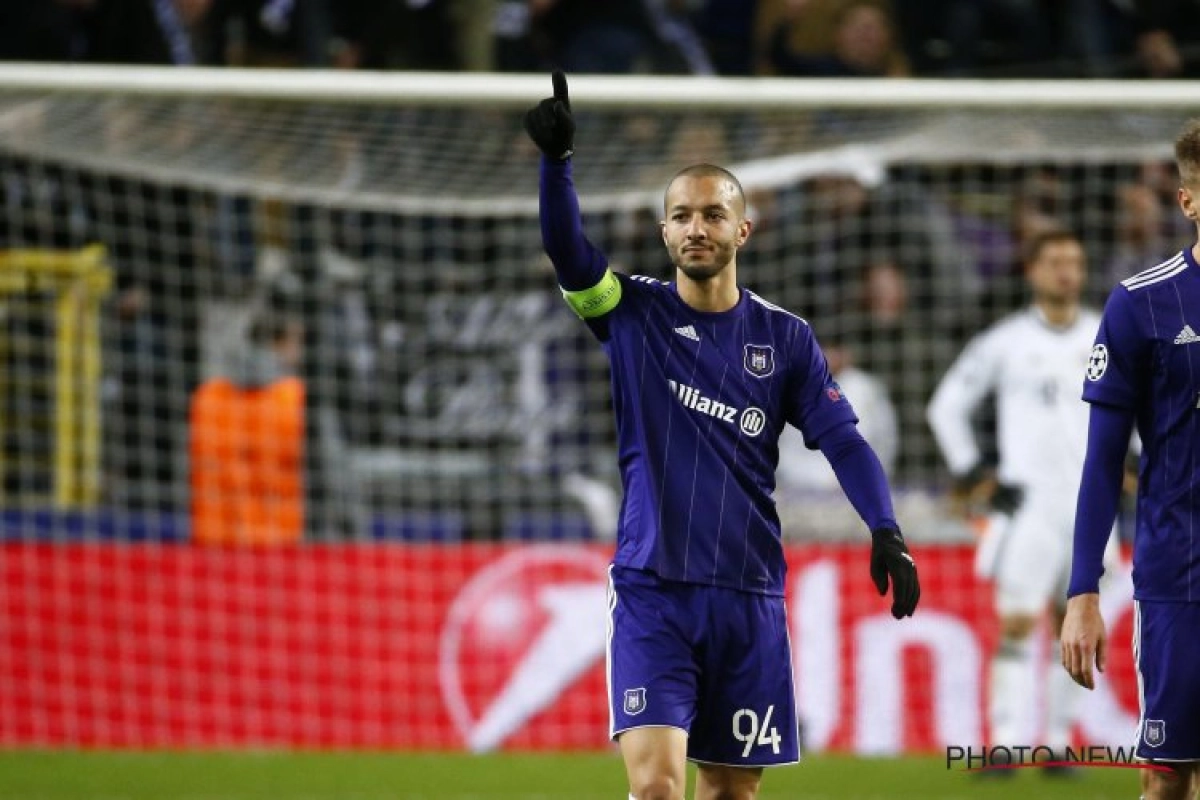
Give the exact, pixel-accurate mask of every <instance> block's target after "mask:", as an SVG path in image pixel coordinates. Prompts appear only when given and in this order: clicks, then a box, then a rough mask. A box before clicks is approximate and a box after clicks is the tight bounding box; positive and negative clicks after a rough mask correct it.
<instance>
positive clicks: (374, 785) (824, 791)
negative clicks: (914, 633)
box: [0, 750, 1139, 800]
mask: <svg viewBox="0 0 1200 800" xmlns="http://www.w3.org/2000/svg"><path fill="white" fill-rule="evenodd" d="M1014 772H1015V774H1014V775H1013V776H1012V777H1011V778H1009V779H1007V780H1004V779H996V778H992V779H982V780H981V779H980V778H979V777H978V776H977V775H973V774H967V773H964V772H961V771H957V769H956V770H955V771H947V770H946V768H945V764H944V761H943V760H941V759H939V758H903V759H863V758H850V757H839V756H823V755H816V756H812V757H809V758H807V759H805V761H804V763H802V764H800V765H799V766H795V767H782V768H776V769H772V770H768V771H767V775H766V778H765V780H764V782H763V791H762V793H761V794H760V797H762V798H765V799H766V800H770V799H771V798H797V800H835V798H836V799H837V800H909V799H910V798H911V800H992V799H993V798H995V799H997V800H998V799H999V798H1029V800H1060V798H1061V799H1062V800H1067V798H1070V800H1128V798H1131V797H1137V795H1138V781H1139V777H1138V772H1137V770H1132V769H1100V768H1090V769H1085V770H1082V771H1081V772H1080V773H1079V775H1078V777H1077V778H1074V779H1052V778H1047V777H1045V776H1043V775H1042V774H1040V773H1039V772H1037V771H1035V770H1016V771H1014ZM691 780H694V778H693V777H689V781H691ZM689 788H690V787H689ZM626 793H627V789H626V785H625V780H624V772H623V769H622V766H621V762H620V761H619V760H618V759H617V757H616V756H615V755H546V756H531V755H508V754H504V755H491V756H469V755H458V754H454V755H450V754H446V755H417V754H411V753H404V754H400V753H396V754H391V753H367V754H363V753H307V752H305V753H291V752H288V753H281V752H264V753H208V752H200V753H191V752H188V753H126V752H116V753H114V752H42V751H23V750H12V751H5V752H0V798H3V800H434V799H435V798H436V799H437V800H493V799H494V800H518V799H520V800H550V798H571V799H572V800H625V797H626V796H627V794H626ZM689 796H690V791H689Z"/></svg>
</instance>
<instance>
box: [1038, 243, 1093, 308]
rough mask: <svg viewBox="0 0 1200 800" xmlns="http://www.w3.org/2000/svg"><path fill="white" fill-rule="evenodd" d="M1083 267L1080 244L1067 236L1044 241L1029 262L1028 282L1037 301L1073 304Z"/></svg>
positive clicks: (1081, 281) (1082, 278)
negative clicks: (1063, 238) (1053, 240)
mask: <svg viewBox="0 0 1200 800" xmlns="http://www.w3.org/2000/svg"><path fill="white" fill-rule="evenodd" d="M1085 275H1086V267H1085V261H1084V255H1083V247H1082V245H1080V244H1079V242H1076V241H1074V240H1071V239H1066V240H1063V241H1057V242H1047V243H1046V244H1045V245H1043V246H1042V249H1041V252H1040V253H1038V256H1037V258H1036V259H1035V260H1034V262H1033V263H1032V264H1030V265H1029V284H1030V286H1032V287H1033V295H1034V297H1035V298H1037V299H1039V300H1044V301H1048V302H1052V303H1077V302H1079V295H1080V293H1081V292H1082V291H1083V281H1084V277H1085Z"/></svg>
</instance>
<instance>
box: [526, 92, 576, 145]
mask: <svg viewBox="0 0 1200 800" xmlns="http://www.w3.org/2000/svg"><path fill="white" fill-rule="evenodd" d="M551 79H552V80H553V81H554V97H547V98H546V99H545V100H543V101H542V102H540V103H538V104H537V105H536V106H534V107H533V108H531V109H529V110H528V111H526V112H525V132H526V133H528V134H529V138H530V139H533V143H534V144H536V145H537V146H538V148H539V149H541V151H542V152H543V153H545V154H546V155H547V156H548V157H550V158H557V159H559V160H562V159H565V158H570V157H571V153H573V152H574V149H573V148H574V147H575V118H574V117H572V116H571V98H570V97H569V96H568V95H567V76H566V75H564V74H563V73H562V71H561V70H555V72H554V75H553V76H551Z"/></svg>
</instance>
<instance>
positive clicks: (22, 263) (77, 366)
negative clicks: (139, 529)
mask: <svg viewBox="0 0 1200 800" xmlns="http://www.w3.org/2000/svg"><path fill="white" fill-rule="evenodd" d="M111 286H112V270H111V269H110V268H109V267H108V265H107V262H106V252H105V249H104V246H103V245H91V246H89V247H86V248H84V249H82V250H78V251H60V250H34V249H29V250H0V303H15V302H20V300H21V299H22V297H25V298H30V297H31V296H32V295H35V294H45V295H50V296H52V297H53V308H54V311H53V325H54V366H53V392H52V398H53V407H54V412H53V420H54V421H53V439H54V444H53V461H52V467H51V469H52V478H53V487H54V488H53V501H54V504H55V505H56V506H58V507H60V508H72V507H80V506H88V505H93V504H94V503H95V502H96V501H97V499H98V498H99V495H100V363H101V353H100V303H101V301H102V300H103V299H104V297H105V295H107V294H108V292H109V289H110V288H111ZM5 356H6V357H5V359H4V361H5V362H6V364H9V365H11V364H10V362H9V357H10V356H11V354H8V353H6V354H5ZM17 357H19V354H17ZM20 388H21V387H18V391H19V390H20ZM21 424H23V421H22V420H14V419H13V418H12V414H11V412H9V411H8V410H7V409H6V408H4V407H3V406H2V405H0V438H2V437H3V434H4V433H5V432H6V431H8V430H10V429H11V428H12V426H14V425H21ZM4 457H5V453H4V452H3V451H2V450H0V477H2V476H3V474H4V472H5V469H6V465H5V463H4ZM0 486H3V481H2V480H0ZM0 492H3V489H2V488H0ZM16 499H17V500H18V501H21V500H24V499H33V498H16Z"/></svg>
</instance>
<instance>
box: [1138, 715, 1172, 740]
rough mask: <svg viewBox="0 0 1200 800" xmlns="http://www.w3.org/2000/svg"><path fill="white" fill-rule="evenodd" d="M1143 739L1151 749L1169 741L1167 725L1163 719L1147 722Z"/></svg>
mask: <svg viewBox="0 0 1200 800" xmlns="http://www.w3.org/2000/svg"><path fill="white" fill-rule="evenodd" d="M1142 738H1143V739H1145V740H1146V744H1148V745H1150V746H1151V747H1158V746H1159V745H1160V744H1162V743H1163V742H1165V741H1166V740H1167V723H1166V722H1164V721H1162V720H1161V719H1148V720H1146V727H1145V730H1144V732H1143V733H1142Z"/></svg>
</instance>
